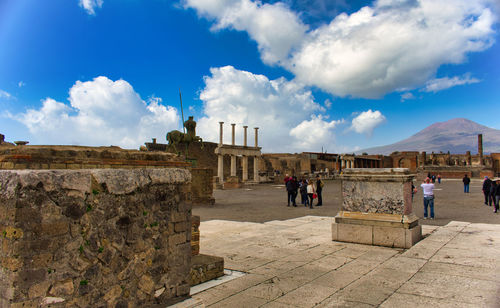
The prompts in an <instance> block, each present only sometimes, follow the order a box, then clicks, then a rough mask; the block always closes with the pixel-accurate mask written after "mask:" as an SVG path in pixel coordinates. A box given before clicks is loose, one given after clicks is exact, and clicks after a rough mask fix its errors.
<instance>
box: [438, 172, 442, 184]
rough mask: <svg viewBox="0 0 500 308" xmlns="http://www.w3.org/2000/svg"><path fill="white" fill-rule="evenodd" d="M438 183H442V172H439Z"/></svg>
mask: <svg viewBox="0 0 500 308" xmlns="http://www.w3.org/2000/svg"><path fill="white" fill-rule="evenodd" d="M438 184H441V174H438Z"/></svg>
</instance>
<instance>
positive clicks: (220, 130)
mask: <svg viewBox="0 0 500 308" xmlns="http://www.w3.org/2000/svg"><path fill="white" fill-rule="evenodd" d="M219 124H220V129H219V132H220V139H219V145H222V144H223V143H222V141H223V139H224V134H223V132H222V129H223V126H224V122H219Z"/></svg>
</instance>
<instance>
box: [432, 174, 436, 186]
mask: <svg viewBox="0 0 500 308" xmlns="http://www.w3.org/2000/svg"><path fill="white" fill-rule="evenodd" d="M431 179H432V184H434V183H436V175H435V174H433V175H432V178H431Z"/></svg>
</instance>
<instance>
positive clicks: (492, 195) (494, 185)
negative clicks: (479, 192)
mask: <svg viewBox="0 0 500 308" xmlns="http://www.w3.org/2000/svg"><path fill="white" fill-rule="evenodd" d="M496 189H497V183H496V182H495V181H491V184H490V194H489V196H488V205H489V206H491V205H492V204H493V205H495V194H496Z"/></svg>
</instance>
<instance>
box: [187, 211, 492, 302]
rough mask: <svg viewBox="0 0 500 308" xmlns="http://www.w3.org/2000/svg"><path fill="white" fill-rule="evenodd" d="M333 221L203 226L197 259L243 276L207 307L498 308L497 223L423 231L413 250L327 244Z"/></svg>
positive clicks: (210, 294) (209, 297)
mask: <svg viewBox="0 0 500 308" xmlns="http://www.w3.org/2000/svg"><path fill="white" fill-rule="evenodd" d="M332 222H333V218H332V217H317V216H305V217H300V218H294V219H290V220H286V221H271V222H267V223H262V224H260V223H245V222H230V221H222V220H217V221H206V222H202V223H201V226H200V230H201V235H202V236H201V243H200V244H201V245H200V246H201V253H205V254H212V255H217V256H221V257H224V259H225V266H226V268H229V269H233V270H241V271H245V272H247V273H248V274H247V275H245V276H243V277H240V278H237V279H234V280H231V281H228V282H226V283H224V284H221V285H218V286H216V287H213V288H211V289H207V290H205V291H203V292H200V293H198V294H195V295H194V296H193V298H195V299H199V300H203V302H204V303H205V305H206V306H207V307H276V308H280V307H403V306H407V307H429V306H433V308H434V307H437V308H440V307H500V304H499V303H500V232H499V231H500V225H488V224H471V223H468V222H455V221H452V222H450V223H449V224H448V225H446V226H442V227H436V226H427V225H424V226H423V228H422V233H423V235H424V237H425V238H424V239H423V240H422V241H420V242H419V243H418V244H417V245H415V246H413V247H412V248H411V249H408V250H404V249H393V248H387V247H377V246H367V245H361V244H351V243H340V242H334V241H332V240H331V223H332Z"/></svg>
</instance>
